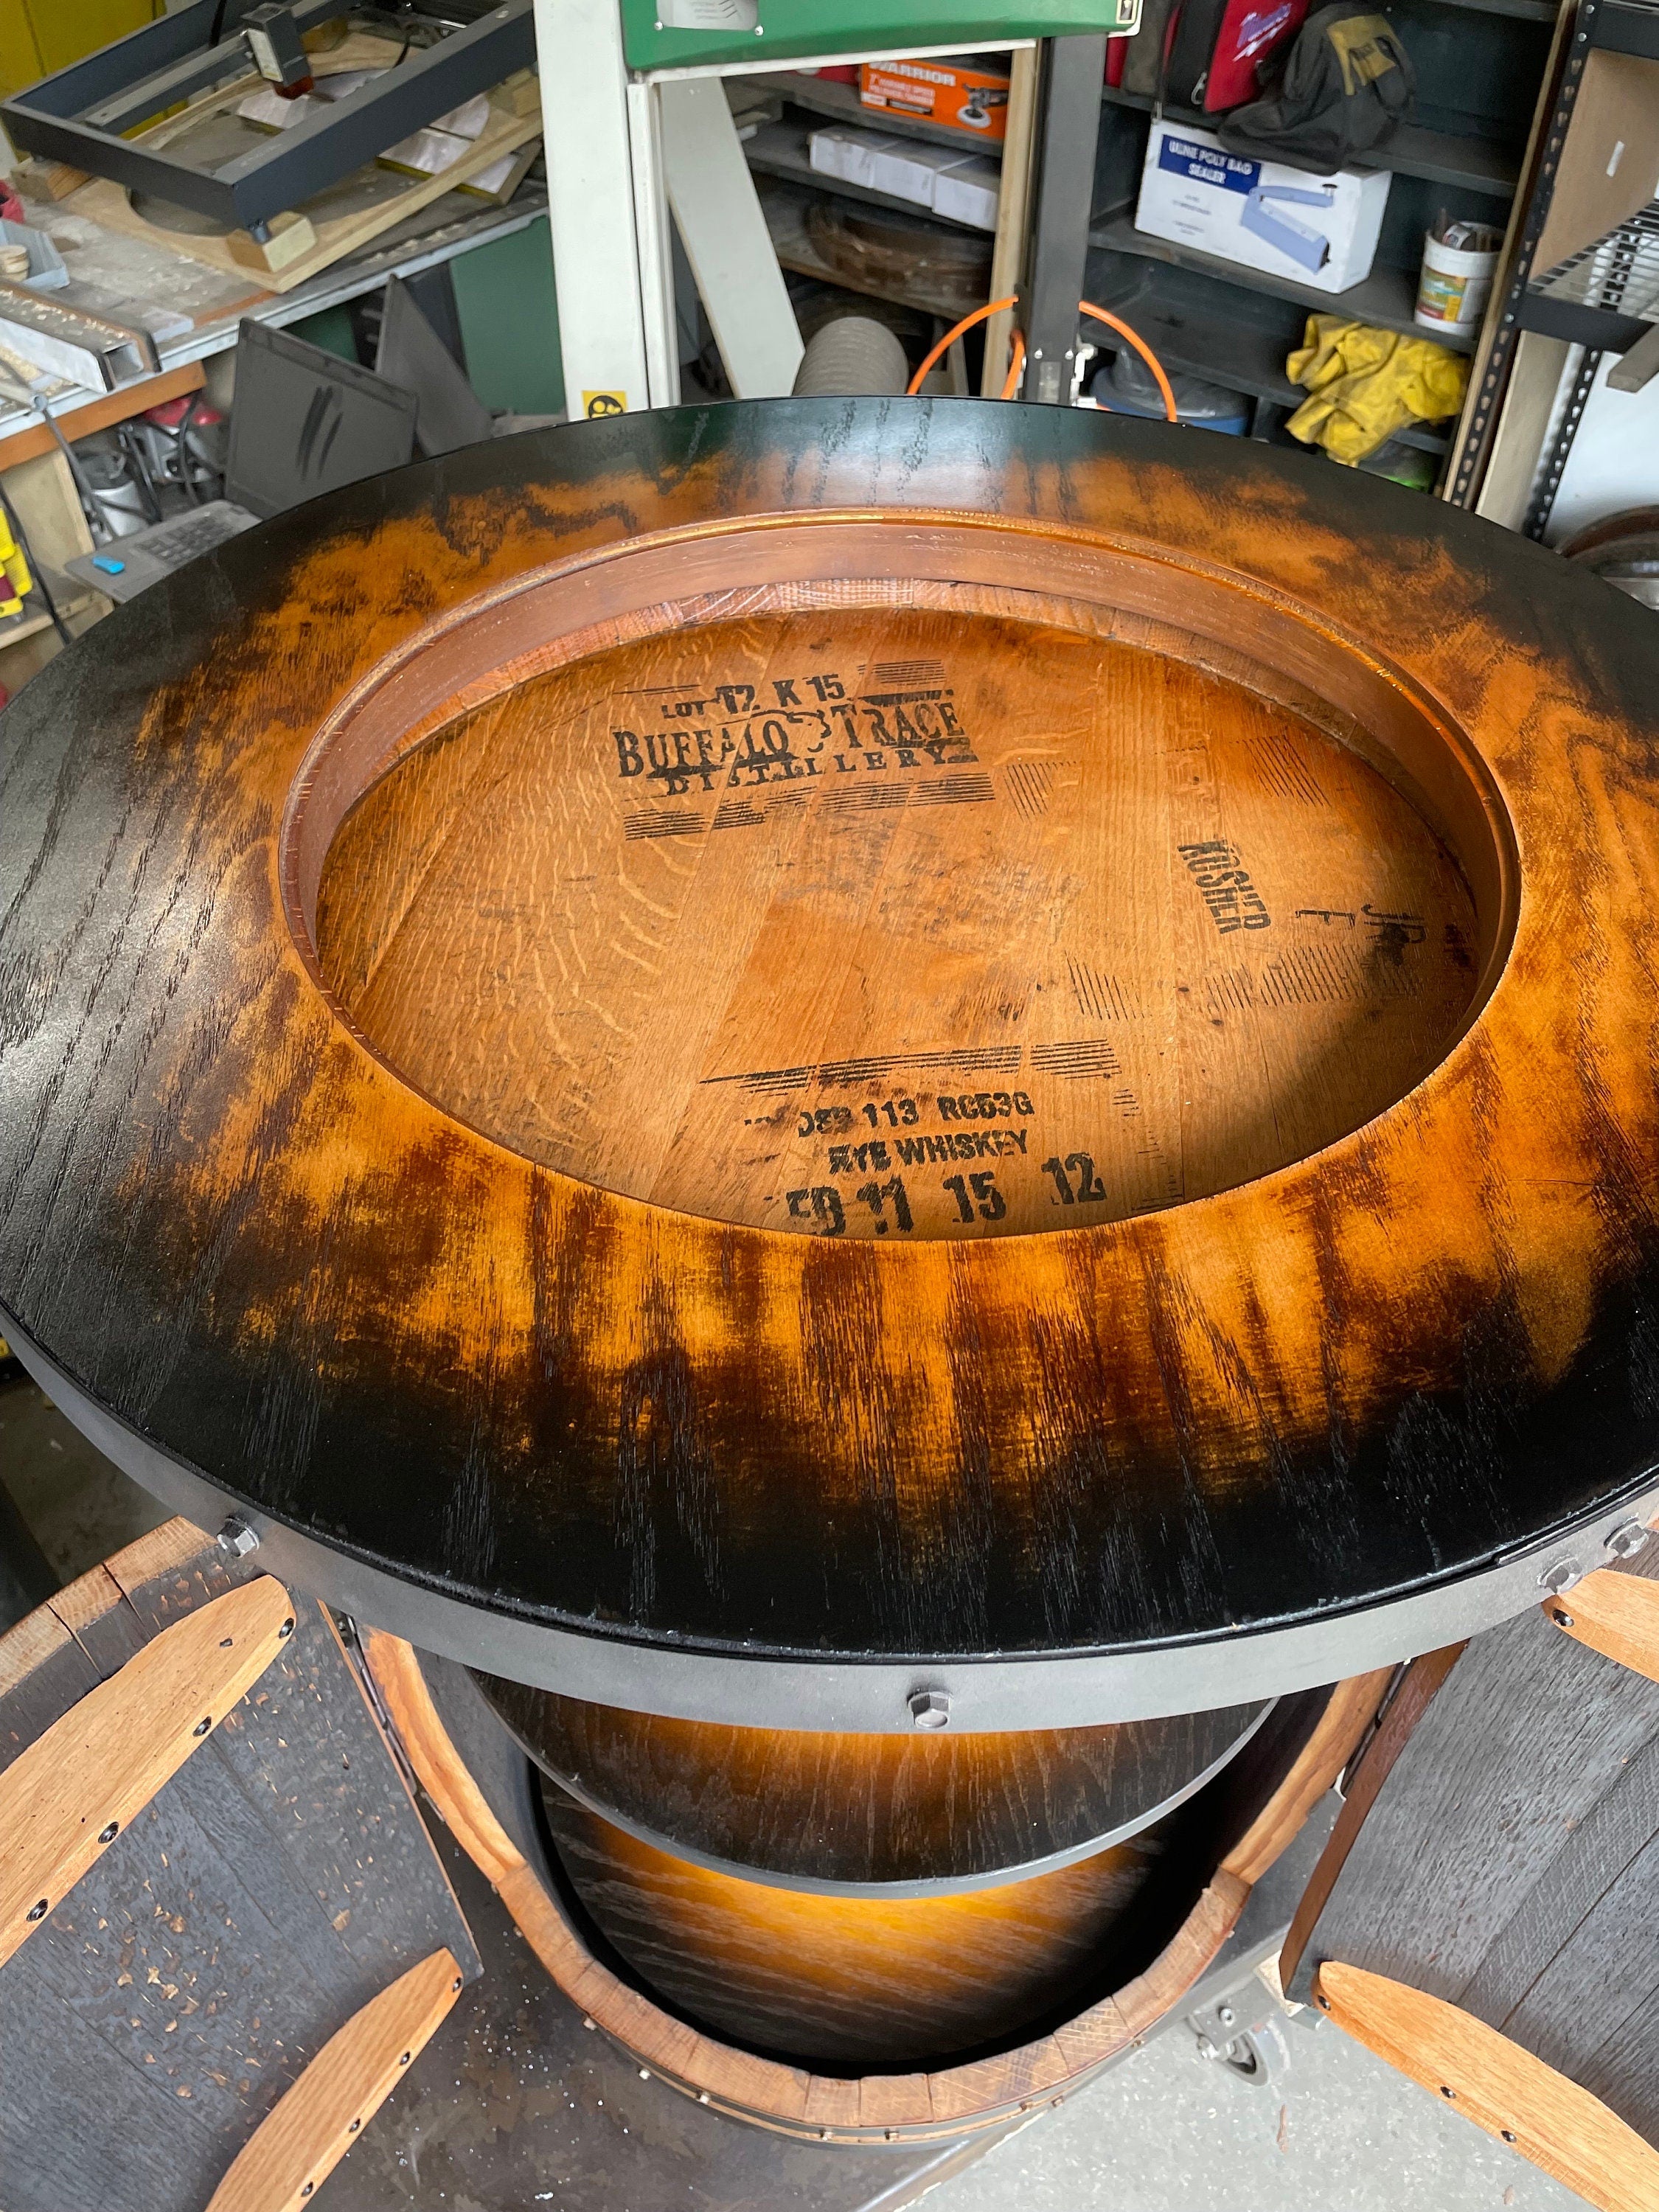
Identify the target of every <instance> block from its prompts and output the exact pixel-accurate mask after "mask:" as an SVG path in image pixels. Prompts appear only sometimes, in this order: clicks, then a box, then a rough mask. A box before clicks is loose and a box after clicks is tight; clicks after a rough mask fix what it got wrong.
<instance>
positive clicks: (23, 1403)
mask: <svg viewBox="0 0 1659 2212" xmlns="http://www.w3.org/2000/svg"><path fill="white" fill-rule="evenodd" d="M0 1480H3V1481H4V1483H5V1485H6V1487H7V1488H8V1489H9V1492H11V1495H12V1497H13V1498H14V1499H15V1503H16V1504H17V1506H18V1507H19V1509H20V1510H21V1513H22V1515H23V1517H24V1519H25V1520H26V1522H27V1523H28V1525H29V1527H30V1528H31V1530H32V1531H33V1534H34V1536H35V1539H36V1541H38V1542H39V1544H40V1547H41V1548H42V1550H43V1551H44V1552H45V1553H46V1556H47V1558H48V1559H49V1560H50V1561H51V1563H52V1566H53V1568H54V1569H55V1570H56V1571H57V1572H58V1575H59V1576H60V1577H62V1578H63V1579H64V1580H65V1581H68V1580H70V1579H71V1578H72V1577H74V1576H76V1575H77V1574H80V1573H82V1572H84V1571H85V1570H86V1569H87V1568H88V1567H89V1566H93V1565H96V1564H97V1562H98V1561H99V1560H100V1559H104V1558H105V1557H106V1556H107V1555H108V1554H109V1553H111V1552H113V1551H116V1550H118V1549H119V1547H121V1546H122V1545H123V1544H125V1543H130V1542H131V1541H132V1540H133V1539H134V1538H135V1537H136V1536H138V1535H140V1534H143V1531H144V1530H145V1529H147V1528H153V1527H155V1526H156V1525H157V1524H158V1523H159V1522H161V1521H162V1520H164V1519H166V1518H167V1515H166V1514H165V1513H164V1512H163V1510H161V1508H160V1507H159V1506H157V1505H155V1504H153V1503H152V1502H151V1501H150V1499H149V1498H148V1497H147V1496H146V1495H145V1494H144V1493H143V1492H142V1491H140V1490H138V1489H137V1487H136V1486H134V1485H133V1484H131V1482H129V1481H128V1480H126V1478H125V1476H124V1475H122V1474H120V1473H119V1472H118V1470H117V1469H116V1468H113V1467H112V1466H111V1465H110V1464H109V1462H107V1461H106V1460H105V1459H103V1458H102V1456H101V1455H100V1454H99V1453H97V1452H96V1451H94V1449H93V1448H92V1447H91V1446H90V1445H89V1444H88V1443H86V1442H85V1441H84V1440H83V1439H82V1437H80V1436H79V1435H78V1434H77V1432H76V1431H75V1430H74V1429H72V1428H71V1427H70V1425H69V1423H68V1422H67V1421H65V1420H64V1418H63V1416H62V1415H61V1414H60V1413H58V1411H57V1409H56V1408H55V1407H52V1406H51V1405H50V1404H49V1403H48V1402H47V1401H46V1399H45V1398H44V1397H43V1395H41V1393H40V1391H39V1390H37V1389H35V1388H34V1386H33V1384H32V1383H27V1382H21V1381H16V1380H13V1381H10V1382H8V1383H0ZM548 1994H549V1996H550V1997H551V1998H552V2001H553V2002H562V2000H559V1999H557V1998H556V1996H553V1993H551V1992H549V1993H548ZM1264 2009H1266V2010H1267V2011H1271V2010H1272V2008H1271V2007H1268V2008H1264ZM1271 2036H1272V2039H1273V2041H1275V2042H1277V2043H1278V2044H1280V2045H1282V2047H1283V2063H1282V2064H1281V2065H1280V2067H1279V2069H1278V2071H1277V2072H1276V2075H1275V2078H1273V2080H1272V2081H1269V2082H1268V2084H1267V2086H1265V2087H1249V2086H1246V2085H1244V2084H1243V2083H1241V2082H1239V2081H1237V2080H1236V2079H1235V2078H1234V2077H1233V2076H1232V2075H1230V2074H1229V2073H1228V2072H1227V2071H1226V2069H1224V2068H1222V2067H1220V2066H1218V2065H1217V2064H1216V2063H1214V2062H1213V2061H1212V2060H1209V2059H1206V2058H1205V2057H1202V2056H1201V2055H1200V2050H1199V2046H1198V2044H1197V2042H1196V2040H1195V2039H1194V2037H1193V2036H1192V2035H1191V2034H1190V2033H1188V2032H1187V2030H1186V2029H1185V2028H1184V2027H1182V2026H1180V2025H1176V2027H1173V2028H1172V2029H1171V2030H1170V2031H1169V2032H1167V2033H1164V2034H1163V2035H1161V2036H1159V2037H1158V2038H1157V2039H1156V2040H1154V2041H1153V2042H1152V2043H1151V2044H1150V2045H1147V2047H1146V2049H1145V2050H1144V2051H1139V2052H1138V2053H1137V2054H1136V2055H1135V2056H1134V2057H1133V2058H1131V2059H1130V2060H1128V2061H1127V2063H1124V2064H1123V2065H1121V2066H1120V2067H1118V2068H1117V2069H1115V2070H1114V2071H1112V2072H1111V2073H1109V2074H1107V2075H1103V2077H1102V2078H1101V2079H1100V2080H1099V2081H1097V2082H1096V2083H1095V2084H1094V2085H1093V2086H1092V2087H1090V2088H1089V2089H1086V2090H1085V2091H1083V2092H1082V2093H1080V2094H1079V2095H1078V2096H1077V2097H1076V2098H1074V2099H1073V2100H1072V2101H1071V2102H1069V2103H1068V2104H1066V2106H1062V2107H1061V2108H1060V2110H1059V2111H1058V2112H1048V2113H1045V2114H1043V2115H1042V2117H1040V2118H1038V2119H1036V2120H1035V2121H1033V2122H1032V2123H1031V2124H1030V2125H1029V2126H1027V2127H1026V2128H1024V2129H1023V2130H1020V2131H1019V2132H1018V2134H1015V2135H1013V2136H1008V2137H1006V2138H1005V2139H1004V2140H1003V2141H1001V2142H999V2143H998V2144H996V2145H995V2146H994V2148H992V2149H990V2150H989V2151H988V2152H987V2154H985V2155H984V2156H983V2157H982V2158H981V2159H980V2160H978V2161H977V2162H976V2163H975V2164H974V2165H973V2166H970V2167H969V2169H968V2170H967V2171H966V2172H957V2173H956V2174H955V2175H954V2176H952V2177H951V2179H945V2180H941V2181H940V2182H939V2183H938V2184H937V2185H935V2186H933V2187H932V2188H930V2189H928V2190H927V2198H926V2201H927V2206H928V2212H1397V2208H1398V2207H1400V2206H1401V2205H1409V2206H1410V2207H1412V2208H1413V2212H1488V2208H1491V2212H1498V2208H1514V2212H1572V2208H1574V2207H1578V2206H1582V2204H1583V2199H1582V2198H1580V2197H1577V2196H1575V2195H1573V2194H1572V2193H1571V2191H1568V2190H1565V2189H1563V2188H1561V2187H1560V2186H1559V2185H1558V2184H1556V2183H1555V2182H1553V2181H1552V2180H1551V2179H1548V2178H1547V2176H1546V2175H1544V2174H1542V2173H1541V2172H1539V2171H1538V2170H1537V2169H1536V2168H1535V2167H1534V2166H1528V2164H1527V2163H1526V2162H1525V2160H1522V2159H1521V2158H1519V2157H1517V2156H1516V2154H1515V2153H1514V2152H1512V2151H1510V2150H1509V2149H1507V2148H1505V2147H1504V2145H1503V2144H1501V2143H1498V2142H1494V2141H1492V2139H1491V2138H1490V2137H1488V2136H1486V2135H1484V2134H1482V2133H1481V2132H1480V2130H1478V2129H1477V2128H1475V2127H1474V2126H1473V2125H1471V2124H1469V2123H1468V2121H1466V2120H1464V2119H1462V2118H1461V2117H1460V2116H1459V2115H1458V2114H1457V2113H1455V2112H1450V2111H1449V2110H1448V2109H1446V2107H1445V2106H1443V2105H1440V2104H1438V2103H1437V2101H1436V2100H1434V2099H1432V2098H1431V2097H1430V2096H1429V2095H1428V2094H1427V2093H1425V2091H1423V2090H1421V2089H1419V2088H1418V2087H1416V2085H1415V2084H1414V2083H1412V2082H1410V2081H1405V2080H1404V2079H1402V2078H1401V2076H1400V2075H1396V2074H1395V2073H1393V2072H1392V2071H1391V2070H1390V2069H1389V2068H1388V2067H1386V2066H1384V2065H1383V2063H1381V2062H1380V2061H1379V2060H1376V2059H1374V2058H1372V2057H1370V2054H1369V2052H1367V2051H1364V2050H1362V2049H1361V2048H1360V2047H1359V2046H1358V2045H1357V2044H1355V2043H1352V2042H1351V2041H1350V2040H1349V2039H1347V2038H1346V2036H1344V2035H1343V2034H1342V2033H1341V2032H1340V2030H1339V2029H1337V2028H1335V2027H1332V2026H1330V2024H1329V2023H1328V2022H1322V2023H1321V2024H1320V2025H1318V2026H1317V2027H1315V2026H1313V2025H1312V2024H1311V2023H1310V2020H1309V2018H1308V2016H1307V2015H1299V2016H1298V2017H1297V2018H1296V2019H1291V2018H1290V2017H1289V2016H1288V2015H1284V2014H1277V2015H1274V2017H1273V2028H1272V2032H1271ZM436 2052H437V2046H436V2045H434V2049H433V2052H431V2053H428V2072H432V2065H431V2062H432V2061H433V2060H434V2059H435V2054H436ZM522 2056H523V2062H524V2064H525V2065H526V2066H527V2067H528V2068H529V2069H530V2074H531V2075H536V2074H538V2071H540V2072H544V2071H545V2069H544V2066H541V2064H540V2062H539V2061H538V2057H537V2054H536V2052H535V2051H526V2053H525V2054H522ZM418 2071H419V2069H417V2074H418ZM452 2080H453V2088H451V2087H449V2083H450V2081H452ZM526 2081H528V2076H527V2077H526ZM572 2087H573V2088H574V2084H573V2085H572ZM410 2092H414V2093H416V2094H417V2095H419V2096H420V2097H421V2099H422V2107H423V2110H429V2109H430V2107H431V2106H433V2104H434V2103H435V2102H437V2103H439V2104H442V2103H443V2102H444V2101H445V2100H447V2101H448V2102H450V2103H453V2106H454V2108H455V2109H454V2112H453V2116H451V2117H450V2118H449V2119H448V2120H447V2123H445V2124H443V2125H442V2129H441V2131H442V2132H445V2133H447V2135H448V2136H450V2137H451V2139H452V2140H453V2141H456V2142H459V2141H462V2140H465V2141H468V2142H475V2143H476V2142H489V2141H490V2140H491V2139H493V2140H494V2142H495V2147H496V2151H497V2155H496V2157H495V2158H494V2159H492V2160H489V2166H491V2168H492V2169H494V2170H498V2171H499V2172H501V2174H502V2175H503V2176H505V2175H507V2174H508V2173H509V2172H510V2174H511V2176H512V2179H511V2181H510V2183H508V2184H507V2185H506V2186H505V2188H504V2189H498V2188H497V2187H496V2186H494V2185H486V2184H484V2183H483V2176H482V2172H480V2173H478V2174H477V2175H476V2176H475V2177H472V2178H468V2177H465V2176H464V2175H463V2174H461V2173H460V2172H451V2173H450V2174H449V2175H448V2176H447V2179H449V2180H450V2181H451V2183H452V2184H453V2185H452V2186H449V2187H444V2188H442V2189H441V2190H438V2191H434V2190H433V2189H431V2188H429V2187H428V2186H425V2185H423V2183H422V2177H421V2173H420V2166H421V2161H420V2160H419V2159H418V2157H417V2158H416V2159H415V2160H414V2161H413V2162H412V2164H411V2162H410V2157H409V2149H410V2147H409V2145H408V2144H406V2143H401V2142H400V2140H399V2137H400V2130H398V2129H397V2128H396V2126H395V2125H394V2126H392V2127H390V2128H388V2127H387V2126H386V2118H389V2117H390V2113H389V2112H388V2114H387V2115H386V2116H385V2117H383V2119H382V2124H381V2130H379V2131H377V2136H376V2138H375V2143H376V2144H377V2145H378V2148H374V2147H372V2145H371V2141H370V2139H369V2138H368V2137H367V2136H366V2137H365V2140H364V2142H363V2143H362V2145H361V2146H360V2147H359V2149H358V2153H357V2155H356V2158H355V2159H352V2160H347V2161H346V2164H345V2165H344V2166H343V2167H342V2168H341V2170H340V2175H339V2178H338V2179H337V2180H336V2181H335V2183H334V2184H333V2185H332V2187H333V2190H334V2191H335V2193H336V2195H337V2196H338V2197H339V2198H340V2202H341V2212H349V2208H350V2205H351V2204H352V2203H357V2204H361V2205H362V2208H363V2212H369V2208H370V2207H371V2206H373V2207H374V2212H380V2208H383V2207H384V2208H392V2207H395V2206H398V2205H403V2204H419V2205H436V2204H439V2203H441V2204H443V2206H444V2207H445V2208H446V2212H517V2208H518V2207H519V2206H520V2205H521V2204H522V2205H524V2206H526V2208H527V2207H528V2206H529V2205H531V2204H543V2203H545V2204H548V2205H550V2206H551V2207H553V2208H554V2212H623V2208H622V2206H621V2204H620V2203H619V2202H618V2201H617V2199H616V2197H615V2195H614V2191H612V2189H611V2187H610V2185H609V2184H608V2183H607V2180H606V2177H605V2166H604V2164H603V2162H601V2163H600V2165H599V2166H598V2167H597V2169H596V2168H593V2167H589V2168H588V2169H587V2170H586V2172H582V2173H580V2176H579V2175H577V2174H576V2173H573V2172H572V2171H571V2167H570V2164H569V2162H568V2154H566V2153H565V2152H564V2151H563V2150H562V2148H559V2147H556V2144H555V2142H553V2141H552V2140H550V2141H549V2142H547V2143H546V2144H541V2143H538V2142H536V2141H535V2140H534V2139H533V2137H534V2134H535V2130H530V2131H529V2132H528V2133H527V2134H526V2137H525V2139H523V2140H521V2141H520V2140H514V2141H513V2142H512V2143H511V2145H510V2155H504V2154H503V2153H502V2146H501V2136H502V2132H503V2130H505V2131H506V2133H507V2135H509V2136H512V2135H515V2133H516V2130H517V2128H518V2126H519V2125H520V2118H519V2115H520V2112H521V2110H525V2109H526V2100H524V2099H523V2098H522V2097H520V2096H518V2095H516V2094H509V2095H506V2096H503V2095H502V2094H501V2084H500V2082H499V2081H497V2082H496V2084H495V2090H494V2091H493V2092H492V2095H491V2097H489V2098H483V2097H482V2096H481V2093H480V2091H479V2089H478V2088H477V2086H476V2084H475V2083H474V2082H473V2081H471V2079H470V2078H469V2075H467V2073H466V2072H465V2070H464V2069H459V2068H456V2069H454V2070H453V2073H452V2071H451V2069H449V2068H448V2067H447V2065H446V2066H445V2068H444V2074H443V2079H442V2081H440V2080H439V2079H438V2078H437V2076H436V2075H435V2073H433V2078H432V2079H431V2080H430V2081H428V2082H427V2083H425V2084H424V2085H423V2086H417V2082H416V2081H411V2082H410V2088H409V2091H406V2092H405V2095H406V2096H407V2095H408V2094H409V2093H410ZM540 2093H541V2095H542V2098H543V2100H544V2101H546V2100H547V2099H548V2097H549V2094H550V2089H549V2085H546V2084H545V2083H543V2084H542V2086H541V2091H540ZM569 2101H570V2100H568V2099H560V2098H559V2097H557V2096H553V2097H552V2099H551V2106H550V2109H552V2108H554V2107H556V2108H557V2109H558V2110H559V2111H560V2112H562V2111H563V2109H564V2107H565V2106H566V2105H568V2103H569ZM492 2106H493V2109H492ZM532 2109H533V2106H532ZM411 2117H412V2116H411ZM425 2125H426V2124H425V2123H424V2122H423V2123H422V2131H423V2132H424V2130H425ZM744 2132H745V2133H746V2134H748V2133H752V2131H749V2130H745V2131H744ZM365 2154H368V2155H367V2156H366V2155H365ZM354 2167H355V2168H356V2186H354V2185H353V2183H352V2182H351V2181H349V2180H348V2179H347V2176H348V2175H349V2174H351V2173H352V2172H353V2169H354ZM371 2175H373V2176H374V2181H373V2182H371ZM428 2179H429V2175H428ZM532 2182H539V2183H540V2184H541V2186H537V2187H527V2185H529V2184H530V2183H532ZM526 2191H527V2193H526ZM833 2194H834V2195H835V2197H836V2202H837V2203H839V2202H842V2201H844V2200H843V2199H842V2196H841V2192H839V2191H836V2192H833ZM319 2201H321V2200H320V2199H319ZM678 2201H679V2200H678V2198H677V2202H678ZM761 2201H762V2200H760V2199H757V2200H755V2202H756V2203H757V2206H758V2204H759V2203H760V2202H761ZM787 2201H788V2202H789V2203H802V2202H803V2201H806V2200H803V2198H802V2197H799V2195H796V2194H793V2193H790V2194H788V2196H787ZM826 2201H827V2200H826ZM684 2202H685V2203H686V2204H687V2205H688V2207H692V2206H695V2207H697V2208H702V2207H708V2212H713V2208H714V2200H713V2199H711V2198H708V2197H705V2196H704V2195H703V2194H702V2191H700V2190H698V2189H697V2188H696V2185H695V2184H693V2185H692V2187H691V2193H690V2195H688V2196H687V2197H685V2199H684ZM635 2212H667V2208H666V2207H663V2206H651V2207H636V2208H635Z"/></svg>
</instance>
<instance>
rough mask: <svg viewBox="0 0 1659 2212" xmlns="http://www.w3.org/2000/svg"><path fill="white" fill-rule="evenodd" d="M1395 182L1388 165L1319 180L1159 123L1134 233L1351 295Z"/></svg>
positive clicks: (1366, 266)
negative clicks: (1374, 169) (1391, 182)
mask: <svg viewBox="0 0 1659 2212" xmlns="http://www.w3.org/2000/svg"><path fill="white" fill-rule="evenodd" d="M1389 182H1390V178H1389V172H1388V171H1387V170H1386V169H1379V170H1376V171H1372V172H1370V173H1365V174H1364V175H1362V174H1361V173H1359V171H1358V170H1356V169H1337V170H1335V171H1334V172H1333V173H1331V174H1330V175H1329V176H1325V177H1316V176H1314V175H1312V174H1311V173H1310V172H1309V171H1307V170H1305V169H1292V168H1291V167H1288V165H1287V164H1285V162H1282V161H1251V160H1250V159H1249V158H1248V156H1245V155H1239V154H1230V153H1229V152H1228V151H1227V150H1226V149H1225V147H1224V146H1223V145H1222V143H1221V141H1220V140H1219V139H1218V138H1216V137H1212V136H1211V134H1210V133H1209V132H1208V131H1194V130H1190V129H1188V127H1187V126H1186V125H1183V124H1176V123H1154V124H1153V125H1152V132H1151V135H1150V137H1148V139H1147V141H1146V167H1144V168H1143V169H1142V171H1141V175H1140V198H1139V203H1138V204H1137V205H1136V208H1135V228H1136V229H1137V230H1144V231H1147V232H1150V234H1152V237H1154V238H1167V239H1168V240H1170V242H1171V243H1172V244H1173V245H1176V246H1191V247H1192V248H1193V249H1194V252H1199V253H1213V254H1216V255H1218V256H1219V258H1221V259H1223V260H1225V261H1237V262H1241V263H1243V265H1244V266H1245V267H1246V268H1247V269H1260V270H1264V271H1265V272H1266V273H1267V275H1269V276H1291V277H1295V278H1296V279H1297V282H1298V283H1304V284H1307V285H1310V286H1311V287H1312V288H1313V289H1314V290H1316V291H1318V292H1346V290H1347V289H1349V287H1350V286H1351V285H1353V284H1358V283H1362V282H1363V281H1364V278H1365V277H1367V276H1370V268H1371V261H1372V258H1373V257H1374V256H1375V254H1376V240H1377V236H1378V234H1379V233H1380V232H1381V230H1382V228H1383V210H1384V209H1385V208H1386V207H1387V206H1388V204H1389Z"/></svg>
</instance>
